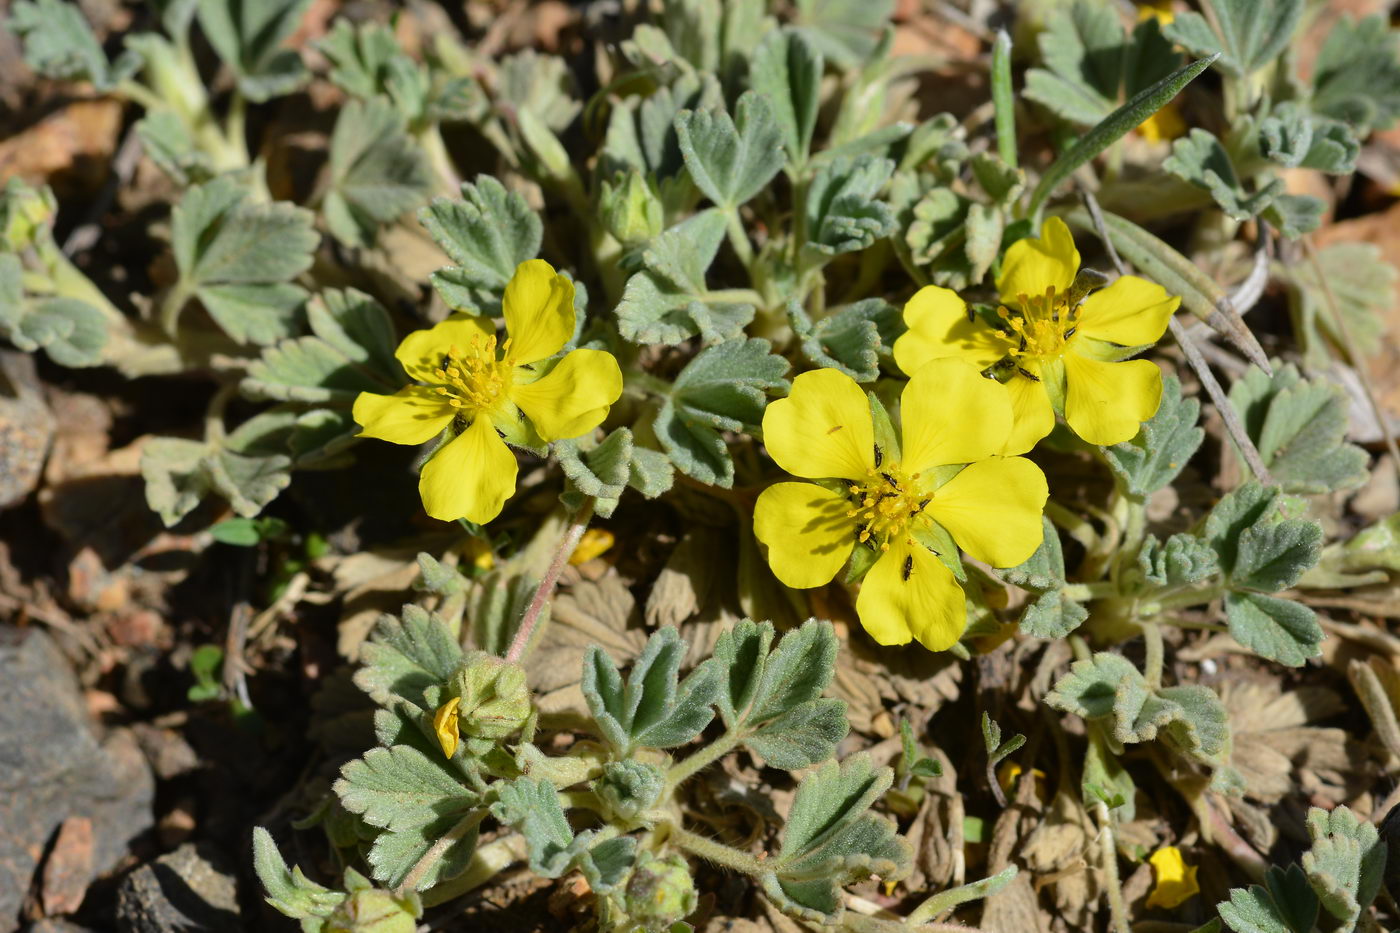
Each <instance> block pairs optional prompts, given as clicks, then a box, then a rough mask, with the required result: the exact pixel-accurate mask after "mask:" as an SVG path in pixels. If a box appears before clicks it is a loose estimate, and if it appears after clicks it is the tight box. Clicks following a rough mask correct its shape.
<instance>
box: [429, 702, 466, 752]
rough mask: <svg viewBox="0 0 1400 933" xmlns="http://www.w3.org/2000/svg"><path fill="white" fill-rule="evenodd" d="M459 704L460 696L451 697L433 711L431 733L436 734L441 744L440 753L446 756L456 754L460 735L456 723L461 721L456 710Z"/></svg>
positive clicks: (460, 703)
mask: <svg viewBox="0 0 1400 933" xmlns="http://www.w3.org/2000/svg"><path fill="white" fill-rule="evenodd" d="M461 705H462V698H461V697H453V698H452V699H450V700H448V701H447V702H446V703H444V704H442V705H441V706H439V707H438V708H437V712H435V713H433V733H434V734H435V735H436V736H437V740H438V744H439V745H441V746H442V753H443V754H444V755H446V756H447V757H448V758H451V757H452V756H453V755H455V754H457V742H458V741H459V740H460V739H461V737H462V735H461V733H460V732H459V731H458V724H459V723H460V722H461V714H460V713H459V711H458V710H459V708H460V707H461Z"/></svg>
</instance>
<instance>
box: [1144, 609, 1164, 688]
mask: <svg viewBox="0 0 1400 933" xmlns="http://www.w3.org/2000/svg"><path fill="white" fill-rule="evenodd" d="M1141 625H1142V637H1143V640H1144V641H1145V642H1146V645H1147V657H1146V658H1145V659H1144V661H1143V667H1144V668H1145V670H1144V671H1143V676H1144V677H1146V678H1147V685H1148V686H1149V687H1151V688H1152V689H1153V690H1156V689H1157V688H1158V687H1160V686H1162V665H1163V662H1164V660H1165V656H1166V651H1165V646H1164V645H1163V644H1162V627H1161V626H1160V625H1158V624H1157V623H1156V622H1143V623H1141Z"/></svg>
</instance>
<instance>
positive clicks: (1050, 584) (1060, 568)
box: [997, 516, 1065, 590]
mask: <svg viewBox="0 0 1400 933" xmlns="http://www.w3.org/2000/svg"><path fill="white" fill-rule="evenodd" d="M1040 523H1041V527H1042V528H1043V529H1044V533H1043V535H1042V536H1041V539H1040V546H1039V547H1037V548H1036V549H1035V553H1034V554H1032V555H1031V556H1030V557H1028V558H1026V561H1025V563H1022V564H1019V565H1017V566H1015V567H1008V568H1006V569H1005V570H998V571H997V574H998V575H999V576H1000V577H1001V578H1002V579H1003V580H1005V581H1006V582H1007V583H1014V584H1016V585H1017V586H1022V587H1025V588H1027V589H1031V590H1058V589H1059V588H1061V587H1062V586H1064V585H1065V556H1064V550H1063V548H1062V547H1061V546H1060V533H1059V532H1058V531H1056V530H1055V526H1054V524H1053V523H1052V522H1051V521H1050V519H1048V518H1045V517H1044V516H1042V517H1041V520H1040Z"/></svg>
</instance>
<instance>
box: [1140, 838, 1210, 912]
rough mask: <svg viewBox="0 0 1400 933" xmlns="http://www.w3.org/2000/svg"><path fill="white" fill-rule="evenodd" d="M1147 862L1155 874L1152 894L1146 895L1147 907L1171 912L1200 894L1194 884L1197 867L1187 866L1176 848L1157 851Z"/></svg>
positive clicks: (1199, 889) (1199, 887)
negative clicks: (1165, 909) (1155, 879)
mask: <svg viewBox="0 0 1400 933" xmlns="http://www.w3.org/2000/svg"><path fill="white" fill-rule="evenodd" d="M1148 861H1149V862H1151V863H1152V868H1153V870H1154V871H1155V872H1156V874H1157V883H1156V884H1155V885H1153V887H1152V893H1151V894H1149V895H1147V906H1148V907H1165V908H1167V909H1168V910H1171V909H1173V908H1176V907H1180V906H1181V905H1182V904H1184V903H1186V902H1187V901H1189V900H1190V899H1191V898H1192V897H1195V896H1196V895H1197V894H1199V893H1201V886H1200V885H1198V884H1197V883H1196V869H1197V867H1198V866H1196V865H1187V864H1186V862H1185V861H1183V860H1182V858H1181V850H1180V849H1178V848H1177V847H1176V846H1166V847H1165V848H1161V849H1158V850H1157V851H1156V852H1153V853H1152V857H1151V858H1149V859H1148Z"/></svg>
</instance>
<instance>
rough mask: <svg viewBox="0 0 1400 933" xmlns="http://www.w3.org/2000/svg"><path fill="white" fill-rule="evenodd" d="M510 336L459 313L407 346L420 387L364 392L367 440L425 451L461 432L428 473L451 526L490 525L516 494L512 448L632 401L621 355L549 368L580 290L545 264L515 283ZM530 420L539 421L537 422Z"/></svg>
mask: <svg viewBox="0 0 1400 933" xmlns="http://www.w3.org/2000/svg"><path fill="white" fill-rule="evenodd" d="M502 307H503V311H504V316H505V322H506V337H507V339H506V340H505V342H504V343H502V344H501V345H500V346H499V347H498V346H497V344H496V327H495V324H494V323H493V322H492V321H491V320H490V319H487V318H480V317H473V316H471V315H469V314H454V315H452V316H451V317H449V318H448V319H447V320H445V321H442V322H441V323H439V324H437V325H436V326H434V327H432V328H430V329H428V330H416V331H414V332H413V333H411V334H409V335H408V336H407V337H405V338H404V340H403V343H401V344H399V348H398V350H396V351H395V352H394V356H395V357H397V358H398V360H399V362H400V363H402V364H403V367H404V369H405V370H406V371H407V372H408V375H409V376H410V377H411V378H413V379H415V380H417V382H416V384H414V385H409V386H405V387H404V388H402V389H400V390H399V391H398V392H396V393H395V394H393V395H376V394H374V393H372V392H361V393H360V395H359V397H358V398H357V399H355V410H354V414H355V420H356V421H357V422H358V423H359V424H360V426H361V429H362V430H361V431H360V436H361V437H374V438H378V439H380V440H384V441H389V442H390V443H394V444H422V443H425V442H427V441H429V440H432V439H433V438H434V437H436V436H437V435H438V434H440V433H442V431H443V430H444V429H445V428H448V427H451V428H452V431H453V432H454V433H455V435H456V436H455V437H453V438H452V439H451V440H450V441H448V442H447V443H446V444H444V445H442V447H440V448H439V449H438V450H437V452H436V453H435V454H433V456H432V458H431V459H430V460H429V461H428V462H427V463H426V464H424V466H423V471H422V473H421V474H420V476H419V478H418V491H419V493H420V494H421V495H422V497H423V506H424V508H426V509H427V511H428V514H429V515H431V516H433V517H434V518H439V519H442V520H443V521H454V520H456V519H458V518H466V519H468V520H470V521H473V522H476V523H478V524H481V523H484V522H489V521H490V520H491V519H493V518H495V517H496V516H497V515H499V514H500V512H501V506H502V505H504V504H505V501H506V500H507V499H509V498H510V497H511V494H512V493H514V492H515V474H516V463H515V454H513V453H512V452H511V450H510V448H509V447H507V446H506V442H507V441H509V442H510V443H512V444H518V445H521V446H527V447H538V446H541V444H543V443H544V442H548V441H556V440H561V439H563V438H569V437H577V436H578V435H580V434H583V433H585V432H587V431H591V430H593V429H594V428H595V427H597V426H598V425H599V424H600V423H602V421H603V419H604V418H605V417H607V414H608V408H609V407H610V406H611V405H612V403H613V402H616V401H617V399H618V396H619V395H621V394H622V371H621V370H620V369H619V368H618V365H617V360H616V359H614V358H613V356H612V354H611V353H606V352H604V351H602V350H572V351H570V352H569V353H567V354H566V355H565V356H564V358H563V359H561V360H559V361H558V362H555V363H552V364H550V363H547V362H546V361H548V360H550V358H551V357H553V356H555V355H556V354H557V353H558V352H559V351H560V350H562V349H563V348H564V344H566V343H568V341H569V338H571V337H572V336H573V335H574V286H573V283H572V282H570V281H569V280H568V279H567V278H565V277H564V276H562V275H559V274H557V273H556V272H555V271H554V269H553V268H552V267H551V266H550V265H549V263H547V262H545V261H543V260H541V259H531V260H529V261H528V262H522V263H521V264H520V265H519V267H518V268H516V270H515V275H514V276H512V277H511V280H510V282H509V284H507V285H506V289H505V297H504V300H503V302H502ZM527 419H528V420H527Z"/></svg>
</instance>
